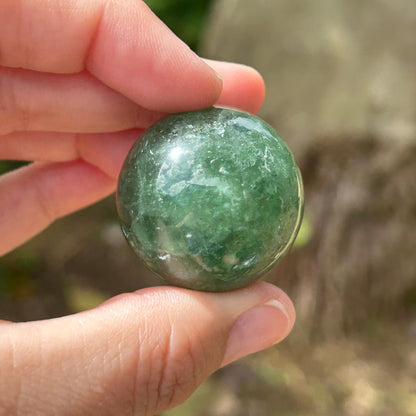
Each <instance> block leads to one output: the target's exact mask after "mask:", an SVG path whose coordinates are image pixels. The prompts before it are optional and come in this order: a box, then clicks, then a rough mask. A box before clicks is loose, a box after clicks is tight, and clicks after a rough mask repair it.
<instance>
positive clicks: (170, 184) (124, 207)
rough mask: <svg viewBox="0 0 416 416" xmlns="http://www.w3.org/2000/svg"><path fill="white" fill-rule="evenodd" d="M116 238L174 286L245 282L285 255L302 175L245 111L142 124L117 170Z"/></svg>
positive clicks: (297, 217)
mask: <svg viewBox="0 0 416 416" xmlns="http://www.w3.org/2000/svg"><path fill="white" fill-rule="evenodd" d="M117 207H118V212H119V215H120V219H121V227H122V230H123V233H124V235H125V237H126V239H127V241H128V242H129V244H130V246H131V247H132V249H133V251H134V252H135V253H136V254H137V255H138V256H139V257H140V258H141V259H142V260H143V261H144V262H145V263H146V264H147V266H148V267H149V268H150V269H151V270H153V271H154V272H156V273H157V274H159V275H160V276H162V277H163V278H164V279H165V280H166V281H167V282H169V283H170V284H173V285H176V286H182V287H187V288H191V289H197V290H206V291H225V290H231V289H236V288H239V287H242V286H245V285H247V284H249V283H251V282H253V281H254V280H256V279H258V278H259V277H260V276H261V275H262V274H263V273H265V272H266V271H267V270H269V269H270V268H271V267H272V266H273V265H274V264H275V263H276V262H277V261H278V260H280V259H281V258H282V257H283V256H284V255H285V254H286V253H287V252H288V250H289V248H290V247H291V245H292V243H293V241H294V240H295V237H296V234H297V232H298V230H299V227H300V224H301V220H302V213H303V187H302V178H301V174H300V171H299V168H298V166H297V164H296V161H295V160H294V158H293V155H292V153H291V152H290V150H289V149H288V147H287V146H286V144H285V142H284V141H283V140H282V139H281V138H280V137H279V136H278V135H277V133H276V132H275V131H274V130H273V129H272V128H271V127H270V126H269V125H268V124H267V123H265V122H264V121H262V120H261V119H259V118H258V117H256V116H253V115H251V114H247V113H243V112H239V111H235V110H229V109H220V108H209V109H205V110H201V111H194V112H187V113H181V114H174V115H170V116H167V117H165V118H164V119H162V120H160V121H158V122H157V123H156V124H154V125H153V126H152V127H151V128H149V129H148V130H147V131H146V132H145V133H144V134H143V135H142V136H141V137H140V139H139V140H138V141H137V142H136V143H135V144H134V145H133V147H132V149H131V150H130V153H129V154H128V156H127V158H126V160H125V162H124V165H123V168H122V170H121V174H120V178H119V183H118V191H117Z"/></svg>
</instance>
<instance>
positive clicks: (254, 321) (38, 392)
mask: <svg viewBox="0 0 416 416" xmlns="http://www.w3.org/2000/svg"><path fill="white" fill-rule="evenodd" d="M294 316H295V313H294V309H293V305H292V303H291V301H290V300H289V298H288V297H287V296H286V295H285V294H284V293H283V292H282V291H281V290H280V289H278V288H276V287H275V286H273V285H270V284H268V283H264V282H261V283H255V284H253V285H251V286H249V287H247V288H244V289H240V290H236V291H233V292H228V293H201V292H195V291H190V290H185V289H179V288H172V287H159V288H149V289H144V290H140V291H138V292H135V293H131V294H124V295H120V296H117V297H115V298H113V299H111V300H109V301H107V302H105V303H104V304H102V305H101V306H99V307H98V308H95V309H93V310H91V311H88V312H83V313H80V314H76V315H72V316H68V317H64V318H58V319H52V320H48V321H42V322H28V323H20V324H13V323H0V366H1V367H2V368H1V367H0V392H1V394H0V415H3V414H7V415H15V414H18V415H26V414H42V415H52V414H53V415H55V414H59V415H71V416H77V415H89V416H93V415H100V416H103V415H115V414H120V415H121V414H133V415H154V414H156V413H159V412H161V411H162V410H165V409H168V408H171V407H173V406H175V405H178V404H179V403H181V402H183V401H184V400H185V399H186V398H187V397H188V396H189V395H190V394H191V393H192V392H193V391H194V390H195V389H196V388H197V387H198V385H199V384H200V383H201V382H202V381H203V380H204V379H205V378H206V377H207V376H208V375H210V374H211V373H212V372H214V371H215V370H217V369H218V368H220V367H221V366H223V365H225V364H227V363H229V362H231V361H233V360H235V359H237V358H240V357H242V356H243V355H246V354H249V353H252V352H255V351H258V350H260V349H264V348H266V347H268V346H270V345H272V344H274V343H276V342H278V341H280V340H282V339H283V338H284V337H285V336H286V335H287V334H288V333H289V332H290V329H291V328H292V326H293V322H294Z"/></svg>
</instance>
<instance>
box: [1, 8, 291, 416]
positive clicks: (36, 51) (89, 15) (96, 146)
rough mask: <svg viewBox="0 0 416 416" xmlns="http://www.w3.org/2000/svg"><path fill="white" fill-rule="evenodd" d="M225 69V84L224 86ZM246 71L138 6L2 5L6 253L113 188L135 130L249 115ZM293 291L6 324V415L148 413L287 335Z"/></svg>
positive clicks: (130, 297)
mask: <svg viewBox="0 0 416 416" xmlns="http://www.w3.org/2000/svg"><path fill="white" fill-rule="evenodd" d="M217 73H218V74H220V76H221V78H220V77H218V75H217ZM263 99H264V84H263V81H262V78H261V77H260V75H259V74H258V73H257V72H256V71H255V70H253V69H252V68H249V67H246V66H242V65H238V64H231V63H224V62H215V61H204V60H203V59H201V58H199V57H198V56H197V55H195V54H194V53H193V52H192V51H190V50H189V48H188V47H187V46H186V45H185V44H184V43H183V42H182V41H180V40H179V39H178V38H177V37H176V36H175V35H174V34H173V33H172V32H171V31H170V30H169V29H168V28H167V27H166V26H165V25H164V24H163V23H162V22H160V21H159V20H158V19H157V18H156V16H154V15H153V13H152V12H151V11H150V10H149V9H148V7H147V6H146V5H145V4H144V3H143V2H142V1H140V0H124V1H123V2H120V1H115V0H114V1H111V0H110V1H108V0H107V1H105V0H66V1H56V0H54V1H50V0H20V1H18V2H17V1H16V0H3V1H2V2H0V159H16V160H28V161H33V163H32V164H30V165H29V166H27V167H24V168H22V169H19V170H17V171H14V172H11V173H8V174H6V175H3V176H1V177H0V200H1V205H0V235H2V236H3V238H2V239H0V254H5V253H7V252H9V251H10V250H13V249H14V248H16V247H18V246H19V245H20V244H22V243H23V242H25V241H27V240H28V239H30V238H32V237H33V236H35V235H36V234H37V233H39V232H41V231H42V230H43V229H44V228H46V227H47V226H49V225H50V224H51V223H52V222H53V221H55V220H56V219H58V218H59V217H62V216H64V215H67V214H69V213H71V212H74V211H76V210H78V209H81V208H83V207H85V206H88V205H90V204H93V203H94V202H96V201H98V200H100V199H101V198H103V197H105V196H107V195H109V194H111V193H112V192H114V190H115V186H116V181H117V177H118V174H119V170H120V167H121V164H122V162H123V160H124V158H125V156H126V154H127V151H128V150H129V148H130V146H131V145H132V143H133V142H134V141H135V140H136V138H137V137H138V136H139V135H140V133H141V132H142V131H143V130H144V129H145V128H146V127H148V126H149V125H151V124H152V123H153V122H154V121H156V120H157V119H158V118H160V117H161V116H162V115H163V114H166V113H169V112H177V111H186V110H195V109H200V108H204V107H207V106H210V105H213V104H215V103H217V104H221V105H227V106H231V107H237V108H240V109H243V110H246V111H249V112H252V113H255V112H256V111H258V109H259V108H260V106H261V104H262V102H263ZM294 319H295V312H294V309H293V305H292V303H291V301H290V300H289V298H288V297H287V295H285V294H284V293H283V292H282V291H281V290H280V289H278V288H276V287H275V286H273V285H270V284H267V283H264V282H261V283H255V284H253V285H251V286H250V287H248V288H244V289H240V290H237V291H233V292H228V293H220V294H218V293H217V294H214V293H199V292H196V291H190V290H185V289H179V288H173V287H162V288H149V289H144V290H140V291H137V292H134V293H129V294H123V295H120V296H117V297H115V298H113V299H110V300H109V301H107V302H105V303H104V304H102V305H100V306H99V307H97V308H95V309H93V310H91V311H88V312H83V313H79V314H75V315H71V316H67V317H63V318H58V319H51V320H46V321H41V322H26V323H12V322H6V321H0V415H8V416H9V415H71V416H76V415H89V416H91V415H100V416H102V415H116V414H117V415H124V414H131V415H154V414H157V413H159V412H161V411H163V410H165V409H168V408H171V407H173V406H176V405H178V404H179V403H181V402H183V401H184V400H185V399H186V398H187V397H189V395H190V394H191V393H192V392H193V391H194V390H195V389H196V388H197V387H198V385H199V384H200V383H201V382H202V381H203V380H204V379H205V378H206V377H208V376H209V375H210V374H211V373H213V372H214V371H215V370H217V369H218V368H220V367H221V366H224V365H226V364H228V363H230V362H232V361H234V360H236V359H238V358H241V357H243V356H244V355H247V354H250V353H253V352H256V351H259V350H261V349H264V348H267V347H269V346H271V345H273V344H275V343H277V342H279V341H281V340H282V339H283V338H285V337H286V335H287V334H288V333H289V332H290V330H291V328H292V326H293V323H294Z"/></svg>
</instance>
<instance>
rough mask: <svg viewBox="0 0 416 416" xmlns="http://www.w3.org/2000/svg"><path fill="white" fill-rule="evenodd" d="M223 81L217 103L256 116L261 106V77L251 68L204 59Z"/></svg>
mask: <svg viewBox="0 0 416 416" xmlns="http://www.w3.org/2000/svg"><path fill="white" fill-rule="evenodd" d="M206 62H207V63H208V64H209V65H210V66H212V67H213V68H214V69H215V71H217V72H218V73H219V74H220V75H221V77H222V79H223V89H222V92H221V95H220V98H219V99H218V101H217V104H219V105H225V106H230V107H235V108H240V109H242V110H245V111H248V112H249V113H253V114H256V113H257V112H258V111H259V110H260V107H261V106H262V104H263V101H264V96H265V86H264V81H263V78H262V77H261V75H260V74H259V73H258V72H257V71H256V70H255V69H253V68H251V67H249V66H246V65H241V64H235V63H231V62H220V61H212V60H208V59H206Z"/></svg>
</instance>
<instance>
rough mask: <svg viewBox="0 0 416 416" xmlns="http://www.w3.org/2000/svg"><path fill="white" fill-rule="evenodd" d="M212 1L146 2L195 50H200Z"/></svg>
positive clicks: (147, 0)
mask: <svg viewBox="0 0 416 416" xmlns="http://www.w3.org/2000/svg"><path fill="white" fill-rule="evenodd" d="M211 2H212V1H211V0H146V4H147V5H148V6H149V7H150V8H151V9H152V10H153V11H154V12H155V14H156V15H157V16H158V17H159V18H160V19H161V20H163V22H165V23H166V24H167V26H169V27H170V29H171V30H172V31H173V32H174V33H175V34H176V35H177V36H178V37H180V38H181V39H182V40H183V41H184V42H186V43H187V44H188V45H189V46H190V47H191V48H192V49H193V50H197V49H198V42H199V40H200V37H201V31H202V27H203V24H204V21H205V16H206V13H207V12H208V10H209V7H210V5H211Z"/></svg>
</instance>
